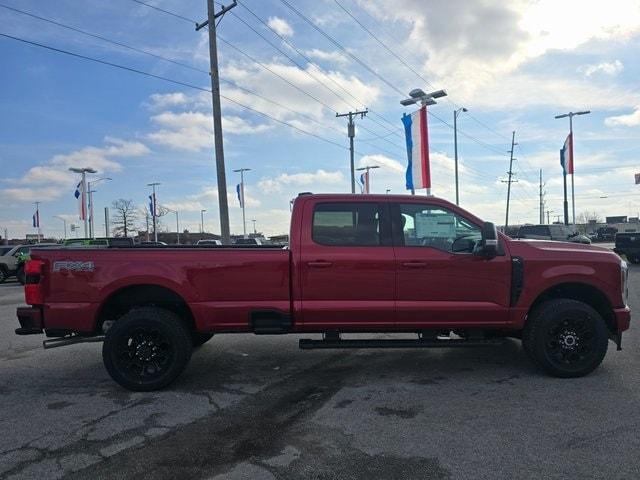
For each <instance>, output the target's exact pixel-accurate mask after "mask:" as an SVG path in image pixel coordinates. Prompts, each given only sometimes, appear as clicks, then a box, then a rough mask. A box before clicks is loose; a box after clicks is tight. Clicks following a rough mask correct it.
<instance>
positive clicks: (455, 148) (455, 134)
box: [453, 107, 468, 205]
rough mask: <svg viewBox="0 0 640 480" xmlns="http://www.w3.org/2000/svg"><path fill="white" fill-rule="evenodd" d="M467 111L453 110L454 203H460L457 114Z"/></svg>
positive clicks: (463, 109)
mask: <svg viewBox="0 0 640 480" xmlns="http://www.w3.org/2000/svg"><path fill="white" fill-rule="evenodd" d="M463 112H468V110H467V109H466V108H464V107H462V108H458V109H457V110H454V111H453V155H454V159H455V167H456V205H460V194H459V193H458V115H460V114H461V113H463Z"/></svg>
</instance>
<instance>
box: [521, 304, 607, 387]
mask: <svg viewBox="0 0 640 480" xmlns="http://www.w3.org/2000/svg"><path fill="white" fill-rule="evenodd" d="M522 343H523V346H524V349H525V351H526V352H527V354H528V355H529V356H530V357H531V358H532V360H533V361H534V362H535V363H536V364H537V365H539V366H540V367H542V368H543V369H544V370H545V371H546V372H548V373H550V374H551V375H554V376H556V377H563V378H570V377H581V376H583V375H587V374H588V373H590V372H592V371H593V370H595V369H596V368H597V367H598V365H600V363H602V360H603V359H604V356H605V354H606V353H607V347H608V343H609V335H608V332H607V328H606V326H605V323H604V320H603V318H602V316H601V315H600V314H599V313H598V312H597V311H595V310H594V309H593V308H592V307H590V306H589V305H587V304H586V303H583V302H579V301H576V300H568V299H559V300H550V301H548V302H546V303H544V304H542V305H541V306H540V307H539V308H537V309H536V310H535V311H534V312H533V313H532V314H531V315H530V316H529V318H528V320H527V324H526V325H525V329H524V332H523V336H522Z"/></svg>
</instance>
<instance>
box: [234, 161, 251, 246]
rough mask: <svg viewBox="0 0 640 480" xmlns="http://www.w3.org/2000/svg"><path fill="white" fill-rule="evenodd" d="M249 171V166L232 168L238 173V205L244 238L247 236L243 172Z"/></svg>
mask: <svg viewBox="0 0 640 480" xmlns="http://www.w3.org/2000/svg"><path fill="white" fill-rule="evenodd" d="M249 171H251V169H250V168H238V169H236V170H234V172H235V173H240V204H241V205H240V206H241V207H242V234H243V236H244V238H247V221H246V220H245V218H246V217H245V211H244V205H245V201H244V172H249Z"/></svg>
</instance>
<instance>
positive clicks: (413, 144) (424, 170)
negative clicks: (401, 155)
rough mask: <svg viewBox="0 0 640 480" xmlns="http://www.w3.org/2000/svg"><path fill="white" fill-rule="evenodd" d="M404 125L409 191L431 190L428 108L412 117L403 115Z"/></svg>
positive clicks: (423, 108) (422, 109)
mask: <svg viewBox="0 0 640 480" xmlns="http://www.w3.org/2000/svg"><path fill="white" fill-rule="evenodd" d="M402 123H403V124H404V133H405V139H406V143H407V174H406V187H407V190H415V189H416V188H431V169H430V166H429V129H428V126H427V107H426V106H425V105H423V106H422V107H420V110H417V111H415V112H413V113H412V114H411V115H403V116H402Z"/></svg>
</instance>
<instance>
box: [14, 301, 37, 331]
mask: <svg viewBox="0 0 640 480" xmlns="http://www.w3.org/2000/svg"><path fill="white" fill-rule="evenodd" d="M16 313H17V315H18V322H20V328H16V334H17V335H36V334H40V333H43V330H42V328H43V325H42V309H41V308H40V307H18V311H17V312H16Z"/></svg>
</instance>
